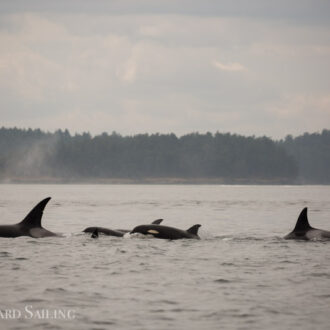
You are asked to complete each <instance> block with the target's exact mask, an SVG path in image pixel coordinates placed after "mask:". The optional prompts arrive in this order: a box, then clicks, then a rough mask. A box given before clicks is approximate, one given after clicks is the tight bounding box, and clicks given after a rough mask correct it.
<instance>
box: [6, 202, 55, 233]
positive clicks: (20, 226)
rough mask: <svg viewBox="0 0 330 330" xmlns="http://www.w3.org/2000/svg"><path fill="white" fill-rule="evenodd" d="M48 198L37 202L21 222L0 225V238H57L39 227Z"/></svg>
mask: <svg viewBox="0 0 330 330" xmlns="http://www.w3.org/2000/svg"><path fill="white" fill-rule="evenodd" d="M49 200H50V197H48V198H45V199H44V200H42V201H41V202H39V203H38V204H37V205H36V206H35V207H34V208H33V209H32V210H31V211H30V212H29V214H28V215H27V216H26V217H25V218H24V220H22V221H21V222H19V223H17V224H14V225H0V237H19V236H31V237H34V238H40V237H48V236H57V235H56V234H55V233H52V232H51V231H49V230H47V229H45V228H43V227H42V226H41V218H42V214H43V211H44V209H45V207H46V205H47V203H48V202H49Z"/></svg>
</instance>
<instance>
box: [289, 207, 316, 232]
mask: <svg viewBox="0 0 330 330" xmlns="http://www.w3.org/2000/svg"><path fill="white" fill-rule="evenodd" d="M311 228H312V227H311V226H310V225H309V222H308V218H307V207H305V208H304V209H303V210H302V211H301V212H300V215H299V217H298V220H297V223H296V226H295V227H294V230H293V231H294V232H295V231H306V230H308V229H311Z"/></svg>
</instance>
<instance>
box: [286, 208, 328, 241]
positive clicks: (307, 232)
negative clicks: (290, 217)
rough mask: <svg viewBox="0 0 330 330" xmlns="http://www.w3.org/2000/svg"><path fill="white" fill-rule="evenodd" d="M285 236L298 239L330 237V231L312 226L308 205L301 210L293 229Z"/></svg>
mask: <svg viewBox="0 0 330 330" xmlns="http://www.w3.org/2000/svg"><path fill="white" fill-rule="evenodd" d="M284 238H285V239H297V240H313V239H314V240H317V239H320V240H322V239H330V231H326V230H322V229H317V228H313V227H311V226H310V224H309V222H308V218H307V207H305V208H304V209H303V210H302V211H301V213H300V215H299V217H298V220H297V223H296V226H295V228H294V229H293V231H292V232H291V233H289V234H288V235H286V236H285V237H284Z"/></svg>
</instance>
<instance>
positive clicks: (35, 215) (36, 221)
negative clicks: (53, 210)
mask: <svg viewBox="0 0 330 330" xmlns="http://www.w3.org/2000/svg"><path fill="white" fill-rule="evenodd" d="M50 198H51V197H47V198H45V199H43V200H42V201H41V202H39V203H38V204H37V205H36V206H35V207H34V208H33V209H32V210H31V211H30V212H29V214H28V215H27V216H26V217H25V218H24V219H23V220H22V221H21V222H20V224H22V225H24V226H27V227H29V228H33V227H41V218H42V214H43V211H44V209H45V207H46V205H47V203H48V202H49V201H50Z"/></svg>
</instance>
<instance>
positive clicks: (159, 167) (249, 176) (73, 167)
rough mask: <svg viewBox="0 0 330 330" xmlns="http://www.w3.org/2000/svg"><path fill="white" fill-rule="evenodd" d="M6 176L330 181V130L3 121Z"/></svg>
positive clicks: (1, 163)
mask: <svg viewBox="0 0 330 330" xmlns="http://www.w3.org/2000/svg"><path fill="white" fill-rule="evenodd" d="M0 169H1V172H0V173H1V174H0V179H2V181H4V180H6V179H9V180H13V181H15V180H18V181H20V180H23V181H24V180H25V181H33V180H34V179H36V178H45V180H47V179H49V180H50V181H51V180H53V179H62V180H64V181H68V182H69V181H70V182H73V181H85V180H90V179H98V180H99V181H100V179H103V178H104V179H132V180H142V181H143V179H146V178H148V179H153V178H154V179H166V178H167V179H170V178H181V179H183V180H186V181H187V182H189V180H194V179H201V180H202V181H203V179H205V180H206V182H212V180H214V181H215V182H224V183H253V182H255V183H330V131H329V130H324V131H323V132H322V133H321V134H318V133H315V134H307V133H306V134H304V135H303V136H299V137H296V138H293V137H291V136H288V137H287V138H286V139H285V140H281V141H273V140H271V139H270V138H267V137H254V136H253V137H244V136H240V135H236V134H222V133H216V134H211V133H206V134H199V133H192V134H188V135H184V136H182V137H177V136H176V135H174V134H151V135H149V134H139V135H134V136H121V135H119V134H117V133H112V134H110V135H109V134H107V133H103V134H101V135H97V136H94V137H92V136H91V135H90V134H89V133H83V134H76V135H71V134H70V133H69V132H68V131H67V130H65V131H62V130H58V131H56V132H55V133H46V132H43V131H41V130H39V129H37V130H31V129H28V130H23V129H17V128H1V129H0Z"/></svg>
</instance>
